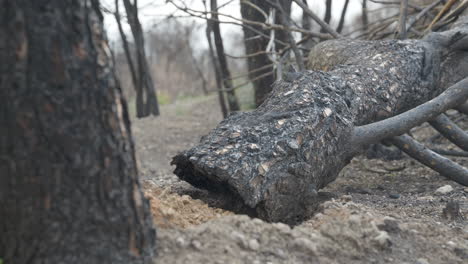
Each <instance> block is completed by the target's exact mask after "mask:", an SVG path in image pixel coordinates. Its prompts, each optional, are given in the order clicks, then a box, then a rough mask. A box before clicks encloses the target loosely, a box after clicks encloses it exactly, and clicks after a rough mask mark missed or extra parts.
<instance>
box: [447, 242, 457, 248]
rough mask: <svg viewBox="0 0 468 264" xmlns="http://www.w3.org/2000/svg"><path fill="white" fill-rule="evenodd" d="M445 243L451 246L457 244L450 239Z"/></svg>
mask: <svg viewBox="0 0 468 264" xmlns="http://www.w3.org/2000/svg"><path fill="white" fill-rule="evenodd" d="M447 245H449V246H451V247H455V246H456V245H457V244H456V243H455V242H453V241H452V240H449V241H447Z"/></svg>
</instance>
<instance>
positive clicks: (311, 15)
mask: <svg viewBox="0 0 468 264" xmlns="http://www.w3.org/2000/svg"><path fill="white" fill-rule="evenodd" d="M293 1H294V2H295V3H296V4H297V5H299V6H300V7H301V8H302V9H303V10H304V12H306V13H307V15H309V16H310V17H311V18H312V19H313V20H315V22H317V23H318V24H319V25H320V26H321V27H322V28H323V29H325V30H326V31H327V32H328V33H330V35H332V36H333V37H334V38H340V37H341V36H340V34H338V32H336V31H335V30H334V29H333V28H331V27H330V26H329V25H328V24H327V23H325V22H324V21H323V20H322V19H320V18H319V17H318V16H317V15H316V14H315V13H314V12H312V10H310V9H309V7H307V6H306V5H305V4H304V2H302V0H293Z"/></svg>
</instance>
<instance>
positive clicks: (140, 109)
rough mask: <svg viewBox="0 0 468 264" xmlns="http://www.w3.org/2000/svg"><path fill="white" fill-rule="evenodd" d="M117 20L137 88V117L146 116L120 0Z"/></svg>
mask: <svg viewBox="0 0 468 264" xmlns="http://www.w3.org/2000/svg"><path fill="white" fill-rule="evenodd" d="M114 17H115V21H117V27H118V29H119V33H120V38H121V39H122V45H123V48H124V52H125V57H126V58H127V64H128V68H129V70H130V74H131V76H132V83H133V87H134V89H135V94H136V104H135V108H136V114H137V117H144V116H145V115H146V114H145V112H146V111H145V104H144V102H143V87H142V86H141V85H140V84H139V82H138V77H137V74H136V69H135V64H134V63H133V59H132V55H131V52H130V47H129V45H128V41H127V36H126V35H125V32H124V30H123V27H122V20H121V19H120V11H119V0H115V14H114Z"/></svg>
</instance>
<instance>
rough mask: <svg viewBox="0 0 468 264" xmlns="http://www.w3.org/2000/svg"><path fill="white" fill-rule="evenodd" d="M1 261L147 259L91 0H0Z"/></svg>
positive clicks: (144, 225)
mask: <svg viewBox="0 0 468 264" xmlns="http://www.w3.org/2000/svg"><path fill="white" fill-rule="evenodd" d="M0 20H1V22H0V61H1V62H2V63H1V64H0V98H2V100H3V102H2V104H1V105H0V113H1V114H0V126H1V127H2V129H1V130H0V234H1V235H0V258H2V259H3V261H5V263H17V264H22V263H96V264H97V263H122V264H123V263H125V264H128V263H152V256H153V255H154V249H155V232H154V229H153V226H152V221H151V215H150V211H149V206H148V202H147V200H146V199H145V198H144V197H143V194H142V192H141V190H140V183H139V180H138V175H137V168H136V160H135V156H134V145H133V140H132V137H131V131H130V122H129V118H128V114H127V107H126V103H125V101H124V99H123V97H122V93H121V90H120V88H119V85H118V83H117V82H116V80H115V75H114V69H113V65H112V61H111V60H110V53H109V51H110V50H109V47H108V46H107V41H106V40H105V36H104V32H103V28H102V16H101V14H100V11H99V4H98V1H81V0H49V1H26V0H20V1H18V0H0Z"/></svg>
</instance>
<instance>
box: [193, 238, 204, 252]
mask: <svg viewBox="0 0 468 264" xmlns="http://www.w3.org/2000/svg"><path fill="white" fill-rule="evenodd" d="M192 246H193V247H194V248H195V249H197V250H201V249H202V244H201V242H200V241H198V240H193V241H192Z"/></svg>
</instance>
